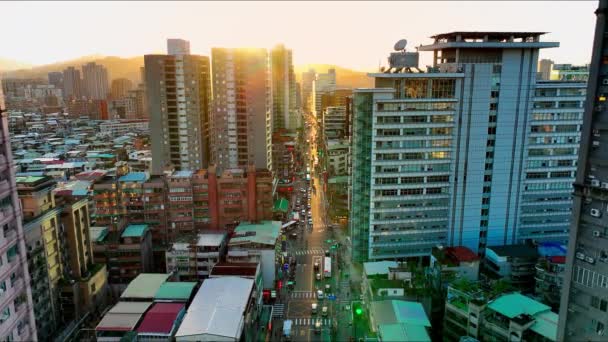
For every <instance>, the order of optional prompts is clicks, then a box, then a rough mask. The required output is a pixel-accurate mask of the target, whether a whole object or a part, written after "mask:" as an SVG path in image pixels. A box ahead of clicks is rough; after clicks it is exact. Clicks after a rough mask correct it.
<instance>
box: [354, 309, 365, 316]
mask: <svg viewBox="0 0 608 342" xmlns="http://www.w3.org/2000/svg"><path fill="white" fill-rule="evenodd" d="M355 313H356V314H357V315H359V316H360V315H361V314H362V313H363V309H361V308H356V309H355Z"/></svg>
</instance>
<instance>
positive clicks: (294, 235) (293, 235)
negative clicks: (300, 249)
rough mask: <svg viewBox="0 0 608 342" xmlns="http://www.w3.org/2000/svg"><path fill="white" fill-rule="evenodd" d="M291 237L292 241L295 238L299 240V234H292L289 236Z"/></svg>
mask: <svg viewBox="0 0 608 342" xmlns="http://www.w3.org/2000/svg"><path fill="white" fill-rule="evenodd" d="M289 237H291V238H292V239H295V238H297V237H298V234H297V233H291V234H290V235H289Z"/></svg>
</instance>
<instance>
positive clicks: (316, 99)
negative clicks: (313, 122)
mask: <svg viewBox="0 0 608 342" xmlns="http://www.w3.org/2000/svg"><path fill="white" fill-rule="evenodd" d="M334 90H336V69H329V70H327V73H324V74H317V77H316V79H315V80H314V81H313V82H312V94H311V95H312V108H311V109H312V110H314V115H315V116H319V115H321V111H322V110H323V107H322V103H321V97H322V96H323V94H325V93H328V92H332V91H334Z"/></svg>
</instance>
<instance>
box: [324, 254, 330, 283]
mask: <svg viewBox="0 0 608 342" xmlns="http://www.w3.org/2000/svg"><path fill="white" fill-rule="evenodd" d="M323 275H324V276H325V278H331V258H330V257H325V265H324V267H323Z"/></svg>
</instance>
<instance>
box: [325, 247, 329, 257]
mask: <svg viewBox="0 0 608 342" xmlns="http://www.w3.org/2000/svg"><path fill="white" fill-rule="evenodd" d="M325 256H326V257H328V256H329V249H326V250H325Z"/></svg>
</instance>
